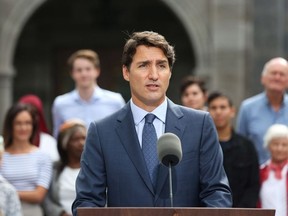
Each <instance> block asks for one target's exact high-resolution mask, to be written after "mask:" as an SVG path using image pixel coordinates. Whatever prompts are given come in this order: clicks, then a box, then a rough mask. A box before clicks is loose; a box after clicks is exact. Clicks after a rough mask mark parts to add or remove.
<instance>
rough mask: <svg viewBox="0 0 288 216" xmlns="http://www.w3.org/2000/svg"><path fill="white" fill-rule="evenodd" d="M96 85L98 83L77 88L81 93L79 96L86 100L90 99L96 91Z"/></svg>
mask: <svg viewBox="0 0 288 216" xmlns="http://www.w3.org/2000/svg"><path fill="white" fill-rule="evenodd" d="M95 87H96V85H93V86H91V87H88V88H76V89H77V91H78V93H79V96H80V98H81V99H82V100H84V101H89V100H90V99H91V97H92V95H93V93H94V91H95Z"/></svg>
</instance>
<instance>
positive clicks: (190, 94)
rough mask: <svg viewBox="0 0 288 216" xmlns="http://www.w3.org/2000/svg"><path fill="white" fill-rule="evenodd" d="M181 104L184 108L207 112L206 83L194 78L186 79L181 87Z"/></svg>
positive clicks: (188, 77)
mask: <svg viewBox="0 0 288 216" xmlns="http://www.w3.org/2000/svg"><path fill="white" fill-rule="evenodd" d="M180 96H181V103H182V105H183V106H186V107H190V108H193V109H197V110H205V111H206V110H207V107H206V105H205V103H206V100H207V89H206V86H205V82H204V80H202V79H199V78H197V77H194V76H187V77H184V79H183V80H182V83H181V85H180Z"/></svg>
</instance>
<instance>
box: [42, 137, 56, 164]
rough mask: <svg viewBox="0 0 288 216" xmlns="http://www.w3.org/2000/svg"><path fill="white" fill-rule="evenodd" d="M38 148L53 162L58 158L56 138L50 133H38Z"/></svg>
mask: <svg viewBox="0 0 288 216" xmlns="http://www.w3.org/2000/svg"><path fill="white" fill-rule="evenodd" d="M39 149H40V150H41V151H43V152H44V153H46V154H48V155H49V156H50V159H51V160H52V161H53V162H55V161H58V160H59V153H58V150H57V142H56V139H55V138H54V137H52V136H51V135H50V134H47V133H43V132H41V133H40V143H39Z"/></svg>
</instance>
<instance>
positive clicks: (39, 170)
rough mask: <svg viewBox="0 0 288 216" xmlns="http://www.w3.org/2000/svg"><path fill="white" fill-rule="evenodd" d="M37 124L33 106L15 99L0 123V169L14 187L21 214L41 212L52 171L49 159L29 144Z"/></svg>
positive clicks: (36, 215) (38, 213) (34, 215)
mask: <svg viewBox="0 0 288 216" xmlns="http://www.w3.org/2000/svg"><path fill="white" fill-rule="evenodd" d="M37 124H38V120H37V114H36V111H35V108H34V107H32V106H31V105H28V104H21V103H18V104H15V105H13V106H12V107H11V108H10V109H9V110H8V112H7V114H6V118H5V121H4V127H3V128H4V131H3V137H4V145H5V152H4V155H3V164H2V167H1V173H2V175H3V176H4V177H5V178H6V179H7V180H8V181H9V182H10V183H11V184H12V185H13V186H14V187H15V188H16V190H17V192H18V195H19V198H20V200H21V204H22V210H23V215H24V216H26V215H27V216H28V215H29V216H30V215H33V216H38V215H39V216H41V215H43V213H42V209H41V207H40V204H41V203H42V201H43V199H44V198H45V195H46V193H47V191H48V188H49V184H50V181H51V175H52V162H51V159H50V158H49V156H48V155H47V154H45V153H44V152H42V151H40V150H39V148H38V147H36V146H34V145H33V144H32V140H33V138H34V136H35V133H36V129H37Z"/></svg>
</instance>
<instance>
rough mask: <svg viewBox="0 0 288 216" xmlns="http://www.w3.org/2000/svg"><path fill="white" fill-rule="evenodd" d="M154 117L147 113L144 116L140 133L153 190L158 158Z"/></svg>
mask: <svg viewBox="0 0 288 216" xmlns="http://www.w3.org/2000/svg"><path fill="white" fill-rule="evenodd" d="M155 118H156V116H155V115H153V114H151V113H148V114H147V115H146V116H145V125H144V128H143V133H142V151H143V155H144V158H145V161H146V165H147V168H148V171H149V174H150V178H151V181H152V184H153V186H154V188H155V186H156V178H157V167H158V163H159V162H158V156H157V146H156V144H157V134H156V130H155V127H154V125H153V121H154V119H155Z"/></svg>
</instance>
